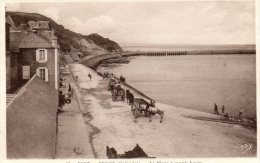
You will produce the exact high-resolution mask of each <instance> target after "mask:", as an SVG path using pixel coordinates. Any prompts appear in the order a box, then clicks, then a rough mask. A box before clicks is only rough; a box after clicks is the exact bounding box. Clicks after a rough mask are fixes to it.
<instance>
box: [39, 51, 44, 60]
mask: <svg viewBox="0 0 260 163" xmlns="http://www.w3.org/2000/svg"><path fill="white" fill-rule="evenodd" d="M39 54H40V61H45V50H39Z"/></svg>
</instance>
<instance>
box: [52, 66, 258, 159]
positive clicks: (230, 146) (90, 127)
mask: <svg viewBox="0 0 260 163" xmlns="http://www.w3.org/2000/svg"><path fill="white" fill-rule="evenodd" d="M69 66H70V71H71V73H72V76H74V79H75V80H74V83H75V90H76V91H75V92H76V95H77V98H78V102H79V105H74V107H73V109H72V108H71V109H72V110H71V113H73V115H77V116H75V117H74V120H71V119H68V121H69V122H66V123H65V121H66V116H65V114H68V113H62V114H64V116H60V115H59V124H58V125H59V128H61V127H62V128H63V127H64V130H59V129H58V145H57V146H58V151H57V158H63V157H65V155H64V154H61V153H60V152H59V149H60V148H63V150H65V151H66V150H68V153H70V154H71V155H72V156H73V146H76V145H80V149H84V150H83V151H84V152H85V153H84V152H83V153H84V154H83V155H77V156H75V157H82V158H83V157H84V158H107V156H106V146H107V145H108V146H110V147H114V148H115V149H116V150H117V152H118V153H124V151H128V150H132V149H133V148H134V147H135V146H136V144H139V145H140V147H141V148H143V150H144V151H145V152H146V153H147V154H148V155H149V156H151V157H157V158H176V157H253V156H256V132H255V131H252V130H250V129H247V128H244V127H242V126H240V125H237V124H228V123H220V122H217V121H216V122H214V121H205V120H197V119H194V118H190V116H192V117H204V118H213V119H219V118H220V116H218V115H213V114H210V113H204V112H199V111H193V110H188V109H185V108H179V107H175V106H169V105H165V104H161V103H157V104H156V105H157V106H158V107H160V108H163V109H164V111H165V119H164V122H163V123H159V116H157V115H156V116H154V117H153V120H152V122H149V119H148V118H147V117H144V116H141V115H140V116H139V117H138V118H137V119H134V117H133V115H132V113H131V111H130V106H129V105H128V104H127V103H126V102H125V101H124V102H123V101H117V102H113V101H112V98H111V92H110V91H108V90H107V84H108V80H106V79H103V78H102V77H100V76H98V75H97V74H96V72H95V71H93V70H92V69H90V68H88V67H86V66H84V65H81V64H70V65H69ZM88 74H91V76H92V79H91V80H90V79H89V77H88ZM76 77H77V79H76ZM134 95H135V97H137V96H138V95H137V94H135V93H134ZM72 101H73V99H72ZM69 105H73V102H72V104H69ZM69 105H68V107H69ZM79 106H80V110H78V108H79ZM74 109H76V110H74ZM65 110H66V108H65ZM73 110H74V111H73ZM62 114H61V115H62ZM67 117H68V115H67ZM72 117H73V116H72ZM62 119H63V120H65V121H63V120H62ZM76 119H77V120H76ZM82 124H84V125H85V128H84V126H83V125H82ZM67 125H69V126H70V127H69V128H70V129H72V130H68V129H65V128H66V127H68V126H67ZM72 126H74V127H72ZM77 128H80V129H77ZM61 131H62V135H63V136H61V135H59V132H61ZM63 131H66V132H63ZM87 136H89V138H87ZM60 137H63V138H64V140H63V141H62V143H59V142H60V141H61V140H60V139H61V138H60ZM66 137H67V138H69V140H70V141H72V142H77V143H75V144H73V143H70V144H71V145H70V146H69V147H68V148H67V147H66V145H65V144H66V143H67V142H68V141H67V140H68V139H65V138H66ZM65 140H66V141H65ZM59 144H61V146H62V147H61V146H59ZM72 144H73V145H72ZM81 146H82V147H81ZM84 146H85V147H84ZM246 147H247V148H246ZM74 154H75V152H74ZM71 155H67V154H66V156H67V157H68V158H69V157H71Z"/></svg>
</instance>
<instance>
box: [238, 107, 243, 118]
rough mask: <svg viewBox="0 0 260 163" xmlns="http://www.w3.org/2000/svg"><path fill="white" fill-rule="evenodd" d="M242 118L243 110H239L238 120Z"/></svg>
mask: <svg viewBox="0 0 260 163" xmlns="http://www.w3.org/2000/svg"><path fill="white" fill-rule="evenodd" d="M242 116H243V109H242V108H240V110H239V115H238V117H239V118H240V119H242Z"/></svg>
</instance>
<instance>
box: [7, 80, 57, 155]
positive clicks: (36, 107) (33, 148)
mask: <svg viewBox="0 0 260 163" xmlns="http://www.w3.org/2000/svg"><path fill="white" fill-rule="evenodd" d="M57 106H58V94H57V90H56V89H54V86H53V85H51V83H49V82H44V81H43V80H41V79H40V78H39V77H38V76H35V78H34V79H32V80H31V82H30V83H29V84H28V85H26V86H25V89H24V91H23V93H22V94H21V95H20V96H18V97H17V98H16V100H15V101H14V102H13V103H12V105H11V106H10V107H9V109H8V111H7V113H6V134H7V136H6V144H7V157H8V158H20V159H21V158H52V156H53V152H54V148H53V147H54V146H53V144H55V134H56V112H57Z"/></svg>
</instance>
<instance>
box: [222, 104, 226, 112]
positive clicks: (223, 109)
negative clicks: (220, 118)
mask: <svg viewBox="0 0 260 163" xmlns="http://www.w3.org/2000/svg"><path fill="white" fill-rule="evenodd" d="M224 113H225V105H223V106H222V114H224Z"/></svg>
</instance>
